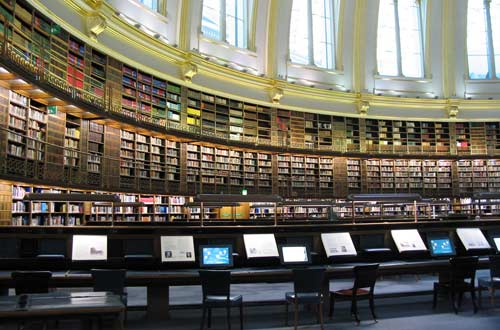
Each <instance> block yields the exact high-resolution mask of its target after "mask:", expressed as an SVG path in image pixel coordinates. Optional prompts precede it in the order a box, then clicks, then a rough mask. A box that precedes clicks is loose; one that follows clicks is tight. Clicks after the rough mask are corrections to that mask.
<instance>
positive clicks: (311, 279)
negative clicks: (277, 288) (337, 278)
mask: <svg viewBox="0 0 500 330" xmlns="http://www.w3.org/2000/svg"><path fill="white" fill-rule="evenodd" d="M324 278H325V269H324V268H300V269H299V268H297V269H294V270H293V291H294V292H295V293H296V294H297V293H313V292H317V293H320V292H321V290H322V286H323V281H324Z"/></svg>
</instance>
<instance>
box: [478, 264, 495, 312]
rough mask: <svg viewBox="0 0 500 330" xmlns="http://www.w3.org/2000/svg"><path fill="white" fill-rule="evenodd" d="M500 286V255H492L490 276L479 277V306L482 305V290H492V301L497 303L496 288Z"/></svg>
mask: <svg viewBox="0 0 500 330" xmlns="http://www.w3.org/2000/svg"><path fill="white" fill-rule="evenodd" d="M499 288H500V255H492V256H490V277H480V278H479V279H478V291H479V306H481V298H482V294H481V292H482V290H483V289H488V291H489V292H490V302H491V304H492V305H493V304H494V303H495V290H496V289H499Z"/></svg>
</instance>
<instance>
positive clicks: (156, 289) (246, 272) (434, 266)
mask: <svg viewBox="0 0 500 330" xmlns="http://www.w3.org/2000/svg"><path fill="white" fill-rule="evenodd" d="M355 265H357V264H356V263H346V264H332V265H323V267H325V268H326V278H327V280H328V281H329V280H332V279H336V278H350V277H352V270H353V267H354V266H355ZM317 266H321V265H317ZM488 266H489V261H488V258H486V257H483V258H480V261H479V267H480V268H487V267H488ZM448 268H449V261H448V259H432V260H420V261H389V262H382V263H380V268H379V274H380V275H396V274H398V275H403V274H424V273H432V272H440V271H445V270H447V269H448ZM290 281H292V270H291V269H290V268H282V267H269V268H262V267H261V268H257V267H255V268H234V269H232V271H231V282H232V283H262V282H267V283H273V282H290ZM199 284H200V281H199V276H198V270H197V269H179V270H157V271H154V270H150V271H127V275H126V285H127V286H145V287H147V313H148V316H149V317H151V318H168V317H169V310H170V307H169V305H170V301H169V295H170V294H169V292H170V290H169V288H170V286H177V285H199ZM50 285H51V286H53V287H90V286H92V285H93V282H92V277H91V275H90V272H85V271H60V272H54V273H53V275H52V279H51V281H50ZM0 286H3V287H13V286H14V282H13V280H12V278H11V272H10V271H0Z"/></svg>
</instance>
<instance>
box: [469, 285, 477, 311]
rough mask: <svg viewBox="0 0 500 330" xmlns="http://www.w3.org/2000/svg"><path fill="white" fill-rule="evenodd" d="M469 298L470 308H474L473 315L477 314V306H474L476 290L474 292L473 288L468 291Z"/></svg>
mask: <svg viewBox="0 0 500 330" xmlns="http://www.w3.org/2000/svg"><path fill="white" fill-rule="evenodd" d="M470 296H471V298H472V306H473V307H474V314H476V313H477V304H476V290H474V286H472V288H471V289H470Z"/></svg>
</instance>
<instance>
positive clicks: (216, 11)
mask: <svg viewBox="0 0 500 330" xmlns="http://www.w3.org/2000/svg"><path fill="white" fill-rule="evenodd" d="M220 12H221V7H220V0H203V16H202V19H201V31H202V32H203V34H204V35H205V36H207V37H209V38H212V39H218V40H220V39H221V31H220V28H221V27H220Z"/></svg>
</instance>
